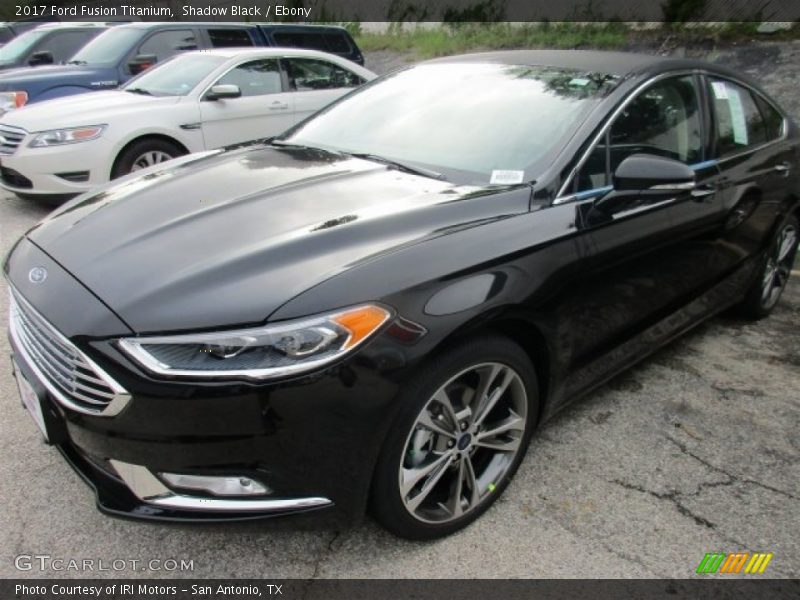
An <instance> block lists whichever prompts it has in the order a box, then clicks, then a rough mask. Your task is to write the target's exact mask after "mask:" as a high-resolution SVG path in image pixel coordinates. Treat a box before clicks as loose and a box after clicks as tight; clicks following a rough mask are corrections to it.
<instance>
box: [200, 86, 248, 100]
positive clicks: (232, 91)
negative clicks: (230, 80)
mask: <svg viewBox="0 0 800 600" xmlns="http://www.w3.org/2000/svg"><path fill="white" fill-rule="evenodd" d="M241 95H242V90H241V88H239V86H238V85H233V84H219V85H212V86H211V89H210V90H208V92H206V100H225V99H226V98H239V97H240V96H241Z"/></svg>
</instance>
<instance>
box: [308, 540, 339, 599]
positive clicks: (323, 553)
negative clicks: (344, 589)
mask: <svg viewBox="0 0 800 600" xmlns="http://www.w3.org/2000/svg"><path fill="white" fill-rule="evenodd" d="M341 535H342V532H341V531H334V532H333V537H331V539H330V540H329V541H328V543H327V544H325V546H324V547H323V548H322V550H320V553H319V556H317V559H316V560H315V561H314V569H313V571H312V572H311V577H309V579H308V583H306V585H305V586H304V587H303V594H302V595H301V596H300V598H301V600H306V598H307V597H308V594H309V592H310V591H311V586H312V585H314V580H315V579H317V578H318V577H319V569H320V567H321V566H322V563H323V562H325V559H326V558H327V557H328V555H329V554H330V553H331V552H334V551H335V550H337V549H338V548H339V547H340V545H337V544H336V541H337V540H338V539H339V538H340V537H341Z"/></svg>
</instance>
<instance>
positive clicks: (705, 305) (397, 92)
mask: <svg viewBox="0 0 800 600" xmlns="http://www.w3.org/2000/svg"><path fill="white" fill-rule="evenodd" d="M799 150H800V132H798V128H797V126H796V125H795V124H794V123H793V122H791V120H790V119H789V118H787V116H786V114H785V113H784V112H783V111H782V110H781V109H780V108H779V107H778V106H777V105H776V104H775V102H774V100H772V99H771V98H770V97H769V96H768V95H767V94H766V93H764V91H763V90H762V89H761V88H760V87H759V86H758V85H757V84H755V83H754V82H753V81H752V80H750V79H749V78H747V77H746V76H743V75H740V74H738V73H736V72H734V71H731V70H728V69H724V68H722V67H719V66H717V65H712V64H708V63H704V62H701V61H697V60H687V59H673V58H665V57H657V56H644V55H635V54H623V53H606V52H597V51H571V52H570V51H553V52H550V51H520V52H493V53H486V54H476V55H470V56H460V57H450V58H446V59H438V60H435V61H430V62H427V63H422V64H419V65H415V66H412V67H409V68H407V69H403V70H400V71H396V72H394V73H391V74H388V75H386V76H384V77H382V78H381V79H379V80H377V81H375V82H373V83H371V84H368V85H365V86H362V87H361V88H359V89H357V90H355V91H354V92H352V93H351V94H349V95H347V96H346V97H345V98H343V99H341V100H339V101H337V102H334V103H333V104H331V105H329V106H328V107H327V108H325V109H324V110H322V111H320V112H318V113H317V114H316V115H314V116H313V117H311V118H310V119H307V120H305V121H304V122H303V123H301V124H298V125H297V126H296V127H295V128H293V129H292V130H290V131H289V132H287V134H285V135H283V136H280V137H278V138H277V139H273V140H269V142H266V143H263V144H257V145H253V146H249V147H246V148H239V149H232V150H229V151H226V152H219V153H210V154H207V155H191V156H186V157H182V158H178V159H176V160H175V161H172V162H171V163H167V164H165V165H163V166H162V167H160V168H159V167H154V168H152V169H151V170H149V171H148V172H147V173H146V174H145V175H143V176H141V177H135V176H129V177H127V178H125V179H123V180H121V181H119V182H117V183H112V184H109V185H108V186H106V187H104V188H102V189H100V190H98V191H97V192H96V193H95V194H86V195H84V196H82V197H80V198H78V199H75V200H74V201H72V202H71V203H68V204H67V205H65V206H64V207H62V208H61V209H58V210H56V211H55V212H54V213H52V214H51V215H49V216H48V217H47V218H46V219H45V220H44V221H42V222H41V223H39V224H38V225H37V226H36V227H34V228H33V229H31V230H30V231H29V232H28V233H27V234H26V236H25V238H23V239H22V240H20V241H19V242H18V243H17V244H16V245H15V246H14V249H13V250H12V252H11V253H10V254H9V257H8V259H7V262H6V264H5V267H4V270H5V274H6V276H7V278H8V280H9V284H10V285H9V287H10V289H11V294H12V301H11V308H10V311H9V314H10V333H11V336H10V337H11V347H12V352H13V364H14V365H15V366H14V369H15V371H16V377H17V384H18V385H19V388H20V393H21V396H22V399H23V401H24V404H25V406H26V407H27V408H28V410H29V412H30V414H31V416H32V417H33V420H34V421H35V422H36V423H37V424H38V428H39V429H40V430H41V432H42V433H43V434H44V436H45V437H46V438H47V439H48V440H49V441H50V443H51V444H54V445H56V446H57V447H58V449H59V450H60V451H61V453H62V454H63V455H64V456H65V457H66V458H67V460H68V461H69V463H70V464H71V465H72V466H73V467H74V468H75V469H76V471H78V472H79V473H80V474H81V476H82V477H83V479H84V480H85V481H87V482H89V483H90V484H91V485H92V487H93V488H94V490H95V492H96V494H97V504H98V506H99V507H100V509H101V510H103V511H105V512H107V513H110V514H114V515H118V516H127V517H132V518H138V519H150V520H154V521H164V520H174V521H188V522H197V521H203V520H208V521H219V520H223V519H231V520H247V519H254V518H257V517H263V518H266V517H273V516H276V515H285V514H287V513H292V512H308V511H310V510H317V511H320V512H327V513H328V515H329V516H330V517H331V518H333V517H334V515H335V516H338V518H339V519H340V520H341V521H344V522H353V520H355V519H357V518H358V517H359V516H360V515H361V514H363V511H364V509H365V507H369V508H370V509H371V511H372V513H373V514H374V516H375V517H376V519H377V520H378V521H379V522H380V523H381V524H382V525H383V526H384V527H386V528H387V529H389V530H390V531H392V532H394V533H396V534H398V535H401V536H405V537H408V538H413V539H431V538H436V537H441V536H444V535H448V534H450V533H453V532H455V531H458V530H459V529H462V528H463V527H466V526H467V525H469V524H470V523H471V522H473V521H474V520H475V519H477V518H478V517H480V516H481V514H483V513H484V512H485V511H486V510H487V509H488V508H489V507H490V506H491V505H492V503H493V502H495V500H497V499H498V498H499V497H500V496H501V495H502V493H503V491H504V490H505V489H506V487H507V486H508V485H509V483H510V481H511V478H512V477H513V476H514V473H515V471H516V470H517V467H518V466H519V465H520V462H521V461H522V459H523V456H524V455H525V453H526V450H527V448H528V444H529V441H530V439H531V436H532V435H533V434H534V431H535V429H536V427H537V425H538V424H539V423H541V422H542V421H544V420H546V419H548V418H551V417H552V416H553V415H555V414H556V413H557V412H558V411H560V410H561V409H563V408H565V407H566V406H568V405H569V404H570V403H571V402H572V401H574V400H575V399H576V398H578V397H580V396H582V395H586V394H588V393H590V392H591V391H593V390H595V389H596V388H597V387H598V386H600V385H601V384H603V383H604V382H606V381H608V379H609V378H611V377H613V376H614V375H616V374H617V373H619V372H621V371H622V370H624V369H626V368H628V367H630V366H631V365H633V364H634V363H636V362H637V361H640V360H642V359H643V358H644V357H646V356H647V355H648V354H649V353H651V352H654V351H655V350H656V349H658V348H659V347H661V346H663V345H664V344H666V343H668V342H670V341H671V340H673V339H675V337H677V336H678V335H680V334H682V333H685V332H686V331H688V330H689V329H691V328H692V327H694V326H696V325H698V324H699V323H701V322H703V321H704V320H706V319H708V318H710V317H712V316H713V315H715V314H718V313H719V312H720V311H723V310H725V309H728V308H731V307H734V306H735V307H736V308H737V310H739V311H740V312H741V313H742V314H744V315H746V316H748V317H750V318H756V319H757V318H761V317H765V316H766V315H768V314H769V313H770V311H772V310H773V309H774V308H775V306H776V305H777V303H778V301H779V298H780V296H781V292H782V291H783V290H784V288H785V286H786V282H787V279H788V277H789V275H790V273H791V272H792V267H793V263H794V261H795V256H796V251H797V246H798V230H800V223H799V222H798V218H799V217H800V177H799V176H798V172H799V171H800V160H798V155H799ZM790 311H791V308H787V309H785V312H784V316H783V317H782V318H784V319H792V318H794V316H793V315H791V313H790ZM795 322H796V321H795ZM718 326H720V327H722V326H724V323H720V324H719V325H718ZM775 343H776V344H778V343H780V341H779V340H777V339H776V342H775ZM723 351H724V350H723ZM691 359H692V357H691V356H688V357H687V360H691ZM652 401H653V402H657V401H658V400H657V399H656V398H653V400H652ZM758 408H760V407H759V405H758V403H757V402H754V404H753V414H755V411H756V409H758ZM664 410H665V411H668V410H672V408H670V407H668V406H665V408H664ZM749 418H755V417H752V415H750V414H747V415H744V416H743V417H742V418H741V419H740V422H746V421H747V420H748V419H749ZM759 418H764V419H767V418H785V414H784V413H783V412H780V411H777V410H775V411H772V412H770V411H767V412H764V413H763V416H760V417H759ZM579 426H580V425H578V427H579ZM706 426H707V427H708V429H709V432H708V435H713V434H714V432H713V428H714V424H713V423H711V422H708V423H707V424H706ZM31 434H32V435H34V426H33V425H32V427H31ZM746 434H747V432H746V431H743V432H742V435H746ZM35 435H37V436H38V435H39V432H38V431H36V433H35ZM654 435H656V432H655V431H654ZM656 442H657V440H654V443H656ZM615 448H616V447H615ZM531 458H532V464H531V467H532V469H533V473H535V471H536V469H540V468H541V469H545V470H546V469H548V468H552V467H551V466H549V465H552V461H551V460H550V457H548V456H547V454H546V453H545V454H543V453H539V454H536V455H534V456H532V457H531ZM626 460H627V457H625V456H621V457H620V461H621V463H622V462H625V461H626ZM572 468H579V465H572ZM41 476H42V477H45V475H44V474H43V475H41ZM535 478H536V475H535V474H533V475H532V476H531V473H529V477H528V478H527V479H528V480H529V481H530V480H532V479H533V480H535ZM30 493H39V494H40V496H39V498H38V500H37V501H38V502H39V503H41V502H44V501H46V500H47V499H49V498H50V494H51V492H50V490H49V489H44V490H42V489H40V486H36V485H32V486H31V491H30ZM546 493H547V496H548V499H547V500H544V499H543V498H542V501H541V502H539V500H538V498H540V497H541V496H540V494H537V493H534V491H529V493H528V494H527V497H528V498H529V501H530V502H531V504H532V506H533V507H534V508H533V509H534V510H541V511H546V510H547V506H548V505H550V504H557V503H559V502H561V501H562V500H567V499H566V498H563V497H561V496H559V495H558V494H560V493H563V490H561V489H560V490H559V491H555V492H553V493H551V491H549V490H548V491H546ZM567 493H570V494H579V493H580V492H579V491H578V490H567ZM60 500H61V502H62V503H69V502H72V501H74V500H73V499H72V498H68V499H60ZM508 508H509V506H508V504H507V505H506V506H505V507H504V508H502V509H500V510H498V511H497V512H496V513H495V514H494V515H493V516H492V520H491V522H490V523H488V524H487V525H486V527H487V530H489V529H490V530H491V531H492V535H496V534H497V531H498V529H499V530H501V531H502V529H503V528H504V527H507V526H509V524H508V523H505V524H502V523H501V521H502V519H503V516H502V514H501V513H502V511H503V510H507V509H508ZM58 509H59V506H58V503H54V504H53V506H52V510H53V511H57V510H58ZM600 510H602V508H601V509H600ZM320 517H322V514H320ZM500 535H502V532H501V533H500ZM454 560H457V557H456V556H454Z"/></svg>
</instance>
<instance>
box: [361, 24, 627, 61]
mask: <svg viewBox="0 0 800 600" xmlns="http://www.w3.org/2000/svg"><path fill="white" fill-rule="evenodd" d="M626 41H627V28H626V27H625V26H624V25H622V24H620V23H596V24H595V23H592V24H588V25H584V26H577V25H574V24H569V23H559V24H545V23H537V24H530V25H521V26H511V25H509V24H508V23H486V24H481V23H463V24H460V25H457V26H454V27H446V26H444V27H440V28H436V29H408V30H406V29H399V28H393V29H392V28H390V30H389V31H387V32H385V33H361V34H360V35H358V36H357V39H356V42H357V43H358V45H359V46H360V47H361V49H362V50H364V51H365V52H374V51H377V50H392V51H395V52H409V53H412V52H413V53H414V54H416V55H417V56H419V57H420V58H433V57H436V56H447V55H450V54H458V53H461V52H470V51H474V50H500V49H504V48H579V47H583V46H585V47H591V48H619V47H621V46H622V45H623V44H624V43H625V42H626Z"/></svg>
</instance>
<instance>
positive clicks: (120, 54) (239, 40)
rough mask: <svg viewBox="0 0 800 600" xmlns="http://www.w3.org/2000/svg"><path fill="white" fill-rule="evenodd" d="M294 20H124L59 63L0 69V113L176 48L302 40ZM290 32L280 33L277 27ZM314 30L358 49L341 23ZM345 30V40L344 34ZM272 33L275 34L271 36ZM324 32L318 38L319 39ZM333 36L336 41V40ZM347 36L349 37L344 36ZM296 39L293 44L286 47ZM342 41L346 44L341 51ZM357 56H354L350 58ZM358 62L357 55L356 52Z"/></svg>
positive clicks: (114, 82) (109, 84) (118, 77)
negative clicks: (264, 23) (257, 22)
mask: <svg viewBox="0 0 800 600" xmlns="http://www.w3.org/2000/svg"><path fill="white" fill-rule="evenodd" d="M298 27H299V26H296V25H271V26H269V27H266V26H264V27H262V26H258V25H254V24H249V23H213V22H205V23H183V22H177V21H176V22H171V23H153V22H139V23H128V24H124V25H119V26H117V27H113V28H112V29H109V30H108V31H106V32H104V33H102V34H101V35H99V36H97V37H96V38H95V39H93V40H92V41H91V42H89V43H88V44H87V45H86V46H84V47H83V48H82V49H81V50H80V51H78V52H77V53H76V54H75V55H74V56H72V58H71V59H70V60H69V61H68V64H66V65H61V66H51V67H41V68H39V69H36V70H35V71H33V70H31V69H23V70H20V69H15V70H11V71H7V72H5V73H0V98H2V99H3V103H4V104H3V106H0V114H2V113H3V112H7V111H9V110H13V109H15V108H19V107H21V106H24V105H26V104H33V103H35V102H41V101H43V100H51V99H53V98H61V97H64V96H71V95H74V94H82V93H86V92H92V91H97V90H109V89H114V88H116V87H118V86H119V85H121V84H122V83H125V82H126V81H128V80H129V79H130V78H131V77H135V76H136V75H138V74H139V73H141V72H142V71H145V70H146V69H148V68H149V67H152V66H153V65H155V64H158V63H161V62H164V61H165V60H167V59H168V58H170V57H172V56H174V55H176V54H179V53H181V52H188V51H191V50H201V49H210V48H231V47H237V48H239V47H248V46H275V45H278V44H277V40H279V39H281V40H282V41H283V44H281V45H283V46H287V45H290V43H291V42H297V44H303V43H305V42H304V40H305V38H303V37H302V36H298V35H296V32H298V31H301V30H303V27H300V29H298ZM284 29H285V30H286V31H289V32H295V33H293V34H292V35H293V36H294V37H292V36H285V37H283V38H281V36H280V32H281V31H282V30H284ZM311 30H313V31H315V32H316V33H315V34H314V35H318V34H320V33H321V32H323V31H328V32H329V38H330V42H327V41H326V42H325V43H326V47H327V45H328V44H329V45H330V47H331V48H334V49H336V48H338V49H339V50H340V51H339V52H334V54H339V55H341V56H344V57H345V58H348V57H351V56H352V57H354V58H358V57H359V56H360V55H361V53H360V51H358V50H357V48H356V46H355V42H353V41H352V38H350V37H349V34H347V31H346V30H344V29H342V28H341V27H322V26H319V27H317V26H309V31H311ZM345 35H347V40H346V39H345V38H344V36H345ZM276 36H277V37H276ZM327 39H328V38H323V41H325V40H327ZM336 40H338V41H336ZM348 40H349V41H348ZM297 44H293V45H292V47H294V46H296V45H297ZM345 47H346V48H347V50H346V51H345ZM356 62H358V61H356ZM361 62H363V57H362V58H361Z"/></svg>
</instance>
